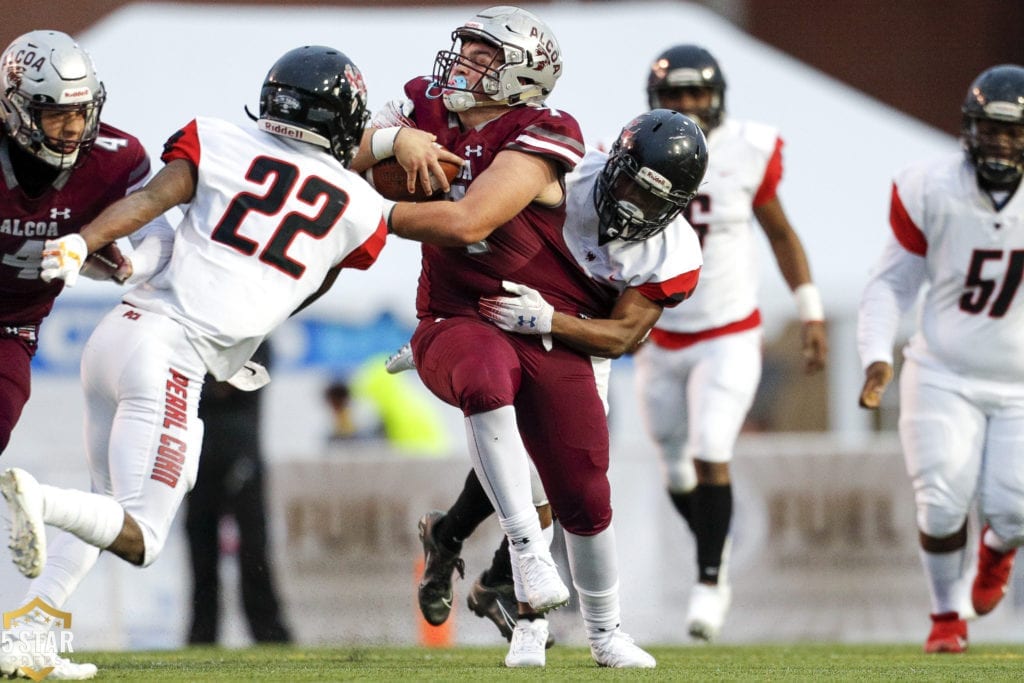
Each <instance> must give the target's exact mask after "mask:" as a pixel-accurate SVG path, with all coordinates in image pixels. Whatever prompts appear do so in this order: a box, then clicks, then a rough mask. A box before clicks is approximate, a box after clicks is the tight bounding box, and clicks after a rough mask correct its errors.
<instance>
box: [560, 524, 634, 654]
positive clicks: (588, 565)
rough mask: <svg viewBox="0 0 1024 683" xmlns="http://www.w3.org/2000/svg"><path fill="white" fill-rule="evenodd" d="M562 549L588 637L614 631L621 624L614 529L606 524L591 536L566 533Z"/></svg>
mask: <svg viewBox="0 0 1024 683" xmlns="http://www.w3.org/2000/svg"><path fill="white" fill-rule="evenodd" d="M565 548H566V551H567V552H568V555H569V569H570V571H571V572H572V582H573V585H574V586H575V587H576V591H577V592H578V593H579V596H580V613H581V614H582V615H583V623H584V625H586V627H587V635H588V636H590V637H595V636H599V635H600V634H601V633H606V632H608V631H614V630H615V629H616V628H618V627H619V623H620V622H621V613H620V610H619V566H618V558H617V555H616V552H617V550H616V547H615V529H614V528H613V527H612V526H611V525H609V526H608V528H607V529H605V530H604V531H602V532H600V533H598V534H595V535H593V536H578V535H576V534H571V533H569V532H565Z"/></svg>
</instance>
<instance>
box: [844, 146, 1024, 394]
mask: <svg viewBox="0 0 1024 683" xmlns="http://www.w3.org/2000/svg"><path fill="white" fill-rule="evenodd" d="M889 220H890V224H891V226H892V232H893V238H892V239H891V240H890V244H889V245H888V247H887V249H886V251H885V253H884V254H883V256H882V258H881V260H880V262H879V263H878V265H877V266H876V268H875V270H874V271H873V273H872V276H871V279H870V280H869V282H868V284H867V286H866V288H865V290H864V295H863V297H862V300H861V307H860V317H859V320H858V337H859V340H858V343H859V346H860V351H861V360H862V362H863V363H865V364H869V363H870V362H872V361H874V360H887V361H890V362H891V355H892V352H891V349H892V343H893V341H894V337H895V330H896V327H897V323H898V317H899V314H900V311H901V310H904V311H905V310H907V309H909V308H910V306H912V304H913V303H914V300H915V298H916V295H917V293H918V292H919V290H920V289H921V286H922V285H923V284H925V283H927V284H928V285H929V287H928V289H927V290H926V292H925V296H924V300H923V302H922V308H921V319H920V328H919V330H918V332H917V333H916V334H915V335H914V336H913V338H912V339H911V341H910V344H909V346H908V347H907V350H906V355H907V356H908V357H911V358H914V359H915V360H917V361H918V362H919V363H921V364H922V365H923V366H926V367H931V368H935V369H938V370H943V371H946V372H951V373H955V374H957V375H959V376H967V377H972V378H979V379H988V380H995V381H1000V382H1013V383H1021V382H1024V291H1022V287H1021V285H1022V284H1024V283H1022V276H1024V191H1021V189H1019V188H1018V190H1017V192H1016V194H1015V195H1014V196H1013V197H1012V198H1011V199H1010V201H1009V202H1007V204H1006V205H1005V206H1004V207H1003V208H1002V209H1001V210H998V211H997V210H996V209H995V207H994V206H993V203H992V200H991V199H990V198H989V196H988V195H987V194H986V193H984V192H983V191H982V190H981V189H980V188H979V187H978V182H977V179H976V175H975V171H974V168H973V167H972V166H971V165H970V164H969V163H968V162H967V161H966V160H965V159H964V156H963V153H962V152H957V153H954V154H951V155H949V156H948V157H946V158H944V159H940V160H939V161H938V162H935V161H934V160H933V161H932V162H930V163H923V164H918V165H915V166H912V167H910V168H908V169H906V170H904V171H903V172H901V173H900V174H898V175H897V177H896V180H895V182H894V183H893V192H892V203H891V208H890V218H889Z"/></svg>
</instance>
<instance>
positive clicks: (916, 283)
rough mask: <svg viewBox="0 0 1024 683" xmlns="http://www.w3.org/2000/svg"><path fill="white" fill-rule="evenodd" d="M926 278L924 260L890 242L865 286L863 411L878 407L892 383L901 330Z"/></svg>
mask: <svg viewBox="0 0 1024 683" xmlns="http://www.w3.org/2000/svg"><path fill="white" fill-rule="evenodd" d="M926 278H927V266H926V263H925V259H924V257H923V256H921V255H919V254H915V253H912V252H910V251H907V249H905V248H904V247H903V246H902V245H901V244H900V243H899V242H898V241H897V240H895V239H890V240H889V242H888V243H887V244H886V247H885V250H884V251H883V252H882V256H881V258H880V259H879V262H878V264H877V265H876V266H875V268H874V270H873V271H872V274H871V276H870V278H869V279H868V283H867V285H865V287H864V292H863V293H862V294H861V299H860V306H859V309H858V313H857V351H858V353H859V354H860V358H861V365H862V366H863V367H864V385H863V387H861V391H860V397H859V400H858V403H859V404H860V406H861V407H862V408H877V407H878V406H879V404H880V403H881V401H882V395H883V394H884V393H885V390H886V388H887V387H888V386H889V383H890V382H891V381H892V378H893V368H892V363H893V350H892V347H893V343H894V342H895V339H896V332H897V328H898V327H899V322H900V319H901V318H902V316H903V314H904V313H906V312H907V311H909V310H910V308H911V307H913V305H914V302H915V301H916V300H917V294H918V292H919V291H920V290H921V287H922V286H923V285H924V282H925V280H926Z"/></svg>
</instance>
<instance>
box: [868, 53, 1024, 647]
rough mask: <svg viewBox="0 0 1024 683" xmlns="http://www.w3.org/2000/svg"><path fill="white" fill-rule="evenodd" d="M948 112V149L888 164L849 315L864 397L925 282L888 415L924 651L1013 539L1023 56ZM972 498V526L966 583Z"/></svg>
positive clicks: (888, 365)
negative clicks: (885, 202) (884, 224)
mask: <svg viewBox="0 0 1024 683" xmlns="http://www.w3.org/2000/svg"><path fill="white" fill-rule="evenodd" d="M962 112H963V123H962V127H961V134H960V141H961V146H962V148H963V152H962V153H961V152H957V153H951V154H949V155H948V156H947V157H945V158H942V159H938V160H931V161H929V162H926V163H920V164H917V165H914V166H911V167H909V168H907V169H905V170H904V171H902V172H901V173H899V174H898V175H897V176H896V179H895V182H894V183H893V190H892V200H891V208H890V214H889V222H890V225H891V227H892V234H891V235H890V237H889V241H888V244H887V245H886V248H885V251H884V252H883V253H882V256H881V259H880V260H879V262H878V264H877V266H876V267H875V269H874V271H873V273H872V276H871V278H870V280H869V282H868V284H867V286H866V288H865V290H864V293H863V296H862V299H861V304H860V313H859V318H858V324H857V336H858V339H857V342H858V348H859V351H860V358H861V363H862V364H863V366H864V370H865V380H864V387H863V389H862V391H861V396H860V402H861V405H862V406H864V407H866V408H877V407H878V404H879V401H880V399H881V396H882V393H883V392H884V391H885V388H886V386H887V385H888V384H889V382H890V381H891V380H892V376H893V368H892V363H893V350H892V348H893V343H894V341H895V337H896V333H897V327H898V323H899V321H900V317H901V315H902V313H904V312H906V311H907V310H909V309H910V308H911V307H912V306H913V305H914V304H915V302H916V301H917V299H918V293H919V292H920V290H921V288H922V287H923V286H925V285H927V286H928V287H927V290H926V293H925V295H924V297H923V300H922V303H921V312H920V317H919V320H920V324H919V327H918V330H917V332H916V333H915V334H914V335H913V337H912V338H911V339H910V342H909V343H908V345H907V346H906V348H905V349H904V353H903V355H904V365H903V369H902V371H901V373H900V380H901V381H900V419H899V432H900V440H901V443H902V445H903V453H904V459H905V460H906V466H907V473H908V474H909V475H910V477H911V479H912V480H913V485H914V499H915V501H916V503H917V526H918V530H919V532H920V533H919V537H920V545H921V552H920V555H921V562H922V564H923V566H924V573H925V577H926V579H927V581H928V588H929V591H930V596H931V607H932V614H931V619H932V629H931V632H930V633H929V635H928V639H927V641H926V642H925V646H924V649H925V652H963V651H964V650H965V649H966V647H967V623H966V619H968V618H971V617H972V616H973V614H972V613H976V614H978V615H982V614H987V613H988V612H990V611H992V609H994V608H995V606H996V605H997V604H998V603H999V601H1000V600H1001V599H1002V597H1003V595H1004V593H1005V592H1006V585H1007V581H1008V580H1009V577H1010V571H1011V569H1012V567H1013V557H1014V554H1015V553H1016V548H1017V547H1018V546H1020V545H1021V544H1024V477H1022V475H1021V472H1022V471H1024V470H1022V468H1021V466H1020V457H1021V453H1022V452H1024V334H1022V330H1024V304H1022V302H1021V300H1020V299H1018V298H1017V297H1018V296H1019V295H1020V292H1019V290H1020V285H1021V279H1022V275H1024V196H1022V195H1021V193H1020V192H1019V191H1018V188H1019V187H1020V182H1021V175H1022V173H1024V67H1021V66H1018V65H1012V64H1004V65H1001V66H995V67H992V68H990V69H987V70H986V71H984V72H983V73H982V74H981V75H979V76H978V77H977V78H976V79H975V81H974V82H973V83H972V84H971V86H970V88H969V89H968V90H967V97H966V99H965V101H964V104H963V109H962ZM976 496H977V498H978V500H979V508H980V513H981V518H982V519H981V522H982V523H983V528H982V530H981V533H980V538H979V549H978V570H977V575H976V578H975V579H974V582H973V585H972V586H971V588H970V590H968V585H967V583H968V576H967V572H966V570H967V568H968V566H969V565H970V562H969V559H968V557H967V549H966V548H967V516H968V511H969V509H970V507H971V504H972V502H973V501H974V499H975V497H976ZM968 595H970V597H969V598H968Z"/></svg>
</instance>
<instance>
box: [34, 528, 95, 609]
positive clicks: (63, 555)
mask: <svg viewBox="0 0 1024 683" xmlns="http://www.w3.org/2000/svg"><path fill="white" fill-rule="evenodd" d="M46 554H47V558H46V568H45V569H44V570H43V573H42V575H41V576H40V577H39V578H38V579H35V580H34V581H32V583H31V584H30V585H29V587H28V595H27V596H26V598H25V603H26V604H27V603H28V602H29V601H30V600H31V599H32V598H36V597H38V598H40V599H41V600H42V601H43V602H45V603H47V604H48V605H51V606H53V607H56V608H58V609H59V608H61V607H62V606H63V605H64V603H65V602H66V601H67V599H68V597H69V596H70V595H71V594H72V593H73V592H74V591H75V589H76V588H78V584H79V583H81V581H82V579H84V578H85V576H86V574H88V573H89V570H91V569H92V567H93V565H94V564H96V560H97V559H99V556H100V549H99V548H97V547H96V546H94V545H90V544H89V543H86V542H85V541H83V540H81V539H80V538H77V537H76V536H75V535H74V534H71V533H69V532H67V531H62V532H59V533H57V534H56V535H55V536H54V537H53V540H52V541H50V543H49V547H48V548H47V553H46Z"/></svg>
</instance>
